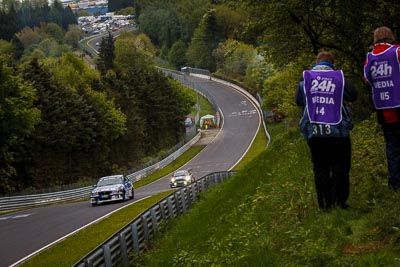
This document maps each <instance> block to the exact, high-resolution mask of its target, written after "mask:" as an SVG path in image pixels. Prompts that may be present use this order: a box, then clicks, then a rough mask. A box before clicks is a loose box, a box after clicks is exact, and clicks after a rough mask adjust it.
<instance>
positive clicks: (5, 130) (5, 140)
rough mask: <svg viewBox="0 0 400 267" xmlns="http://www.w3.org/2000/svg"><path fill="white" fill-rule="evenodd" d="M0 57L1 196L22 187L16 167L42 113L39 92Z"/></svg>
mask: <svg viewBox="0 0 400 267" xmlns="http://www.w3.org/2000/svg"><path fill="white" fill-rule="evenodd" d="M6 62H7V61H6V60H5V59H4V57H3V56H1V55H0V128H1V129H0V135H1V138H0V193H6V192H10V191H13V190H15V189H16V188H18V184H17V180H16V179H15V177H16V174H17V170H16V168H15V164H17V163H18V162H16V161H17V160H18V158H19V157H20V156H21V155H20V154H19V153H20V151H21V149H20V148H21V147H22V146H23V144H24V142H25V140H26V138H27V137H28V136H29V135H31V133H32V132H33V131H34V126H35V124H36V123H37V122H38V121H39V118H40V111H39V110H38V109H37V108H35V107H34V106H33V101H34V100H35V97H36V95H35V90H34V89H33V88H32V87H31V86H30V85H28V83H26V82H23V81H22V80H21V79H20V78H18V77H17V76H15V75H14V74H13V72H14V71H13V69H11V68H10V67H9V66H7V63H6Z"/></svg>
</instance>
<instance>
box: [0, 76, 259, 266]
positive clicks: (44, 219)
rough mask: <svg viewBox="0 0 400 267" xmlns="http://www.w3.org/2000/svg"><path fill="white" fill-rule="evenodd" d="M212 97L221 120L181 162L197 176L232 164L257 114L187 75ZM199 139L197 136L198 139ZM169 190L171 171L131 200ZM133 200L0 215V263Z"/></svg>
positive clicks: (224, 89)
mask: <svg viewBox="0 0 400 267" xmlns="http://www.w3.org/2000/svg"><path fill="white" fill-rule="evenodd" d="M186 79H188V80H190V82H191V84H192V85H194V86H201V87H202V88H204V89H205V90H207V91H208V92H209V93H210V94H211V95H212V96H213V97H214V100H215V102H216V103H217V105H218V107H219V108H220V110H221V111H222V113H223V121H224V123H223V126H222V127H221V128H220V129H219V130H212V131H214V132H215V131H218V132H217V133H216V134H215V137H214V138H213V139H212V141H211V142H209V144H208V145H207V147H206V148H204V149H203V150H202V151H201V152H200V153H199V154H198V155H197V156H196V157H195V158H194V159H192V160H191V161H190V162H188V163H187V164H186V166H185V168H191V169H192V170H193V173H194V175H195V177H197V178H200V177H203V176H204V175H206V174H208V173H211V172H215V171H227V170H230V169H232V168H233V167H234V166H235V165H236V164H237V163H238V162H239V161H240V159H241V158H242V157H243V156H244V154H245V153H246V151H247V149H248V148H249V146H250V145H251V143H252V141H253V139H254V137H255V135H256V133H257V130H258V127H259V125H260V116H259V113H258V111H257V108H256V106H255V105H254V104H253V103H252V102H251V101H250V100H249V99H247V98H246V97H245V96H244V95H242V94H241V93H239V92H237V91H236V90H234V89H233V88H231V87H229V86H227V85H223V84H221V83H217V82H214V81H211V80H206V79H201V78H196V77H189V76H187V77H186ZM200 141H201V140H200ZM167 190H170V188H169V176H166V177H163V178H162V179H159V180H158V181H156V182H154V183H152V184H149V185H147V186H144V187H141V188H138V189H136V190H135V199H134V201H137V200H140V199H142V198H145V197H148V196H151V195H153V194H156V193H159V192H163V191H167ZM132 202H133V201H128V202H124V203H115V204H109V205H100V206H97V207H92V206H91V204H90V203H89V201H85V202H78V203H68V204H62V205H54V206H48V207H42V208H35V209H30V210H25V211H21V212H17V213H13V214H7V215H3V216H0V240H1V242H0V267H3V266H10V265H11V266H13V265H15V264H17V263H19V262H21V261H23V260H24V259H26V258H29V257H30V255H33V254H35V253H36V252H37V251H38V250H41V249H43V248H44V247H46V246H49V245H51V244H52V243H54V242H57V241H58V240H61V239H63V238H64V237H66V236H67V235H69V234H71V233H73V232H75V231H77V230H79V229H80V228H82V227H85V226H86V225H87V224H89V223H91V222H93V221H95V220H97V219H99V218H101V217H102V216H105V215H107V214H109V213H110V212H112V211H114V210H116V209H118V208H120V207H122V206H124V205H129V204H131V203H132Z"/></svg>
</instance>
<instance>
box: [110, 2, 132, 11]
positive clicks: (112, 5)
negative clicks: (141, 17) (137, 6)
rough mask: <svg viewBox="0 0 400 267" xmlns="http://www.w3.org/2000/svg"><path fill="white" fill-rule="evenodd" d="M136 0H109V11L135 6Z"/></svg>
mask: <svg viewBox="0 0 400 267" xmlns="http://www.w3.org/2000/svg"><path fill="white" fill-rule="evenodd" d="M134 2H135V1H134V0H109V1H108V11H109V12H115V11H118V10H120V9H123V8H126V7H133V6H134Z"/></svg>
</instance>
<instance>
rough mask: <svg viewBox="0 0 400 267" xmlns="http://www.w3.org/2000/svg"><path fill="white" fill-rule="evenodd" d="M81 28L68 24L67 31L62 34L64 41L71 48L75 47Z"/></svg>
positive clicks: (81, 35) (81, 34)
mask: <svg viewBox="0 0 400 267" xmlns="http://www.w3.org/2000/svg"><path fill="white" fill-rule="evenodd" d="M82 37H83V33H82V29H81V27H80V26H78V25H69V27H68V31H67V32H66V33H65V35H64V43H66V44H68V45H69V46H71V47H72V48H77V46H78V43H79V41H80V40H81V39H82Z"/></svg>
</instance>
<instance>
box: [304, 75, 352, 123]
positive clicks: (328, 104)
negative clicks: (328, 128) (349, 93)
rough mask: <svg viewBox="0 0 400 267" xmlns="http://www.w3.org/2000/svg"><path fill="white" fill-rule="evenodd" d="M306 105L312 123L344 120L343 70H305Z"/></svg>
mask: <svg viewBox="0 0 400 267" xmlns="http://www.w3.org/2000/svg"><path fill="white" fill-rule="evenodd" d="M303 78H304V94H305V96H306V107H307V112H308V116H309V118H310V122H311V123H323V124H332V125H335V124H339V123H340V122H341V121H342V105H343V92H344V77H343V72H342V71H341V70H306V71H304V72H303Z"/></svg>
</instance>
